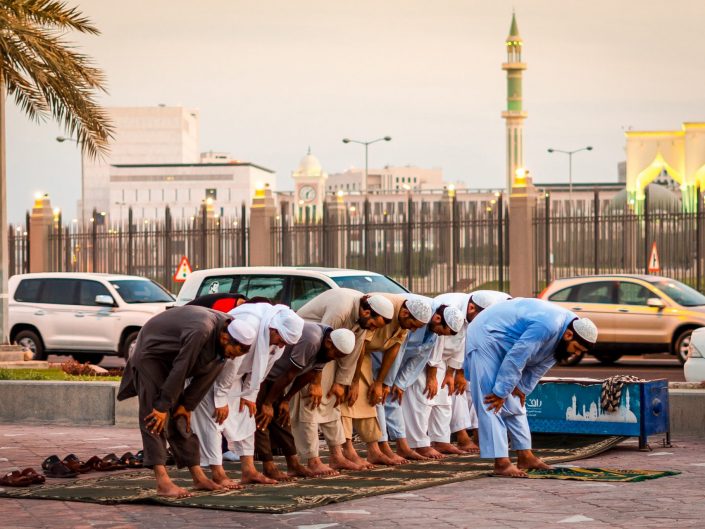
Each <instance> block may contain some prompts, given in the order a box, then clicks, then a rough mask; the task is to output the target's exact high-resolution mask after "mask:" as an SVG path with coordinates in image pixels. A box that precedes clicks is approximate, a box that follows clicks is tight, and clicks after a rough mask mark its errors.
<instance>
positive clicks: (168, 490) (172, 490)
mask: <svg viewBox="0 0 705 529" xmlns="http://www.w3.org/2000/svg"><path fill="white" fill-rule="evenodd" d="M157 496H162V497H163V498H190V497H191V496H193V494H191V493H190V492H189V491H188V490H186V489H185V488H183V487H177V486H176V484H174V483H170V484H165V485H159V486H157Z"/></svg>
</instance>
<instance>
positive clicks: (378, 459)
mask: <svg viewBox="0 0 705 529" xmlns="http://www.w3.org/2000/svg"><path fill="white" fill-rule="evenodd" d="M367 461H369V462H370V463H371V464H372V465H387V466H390V467H391V466H394V465H398V464H399V463H395V462H394V460H393V459H391V458H389V457H387V456H385V455H384V454H383V453H382V452H377V453H374V454H373V453H368V454H367Z"/></svg>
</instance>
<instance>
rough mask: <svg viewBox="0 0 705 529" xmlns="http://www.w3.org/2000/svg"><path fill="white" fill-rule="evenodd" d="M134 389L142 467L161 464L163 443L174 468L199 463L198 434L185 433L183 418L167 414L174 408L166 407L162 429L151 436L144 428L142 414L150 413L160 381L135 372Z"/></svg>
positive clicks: (164, 460)
mask: <svg viewBox="0 0 705 529" xmlns="http://www.w3.org/2000/svg"><path fill="white" fill-rule="evenodd" d="M134 383H135V389H136V390H137V398H138V399H139V423H140V433H141V434H142V449H143V450H144V466H146V467H153V466H154V465H164V464H165V463H166V459H167V450H166V443H167V441H169V446H170V447H171V451H172V453H173V454H174V460H175V461H176V466H177V467H178V468H184V467H193V466H196V465H198V464H199V462H200V456H199V452H198V437H196V435H195V434H194V433H193V432H191V433H188V432H186V420H185V419H184V418H183V417H179V418H178V419H177V420H175V419H173V418H172V417H171V414H172V412H173V411H174V410H167V413H168V418H167V425H166V428H165V429H164V431H163V432H162V433H161V434H159V435H155V434H153V433H151V432H150V431H149V430H148V429H147V424H146V423H145V420H144V419H145V417H147V415H149V414H150V413H152V409H153V407H154V401H155V398H156V396H157V395H158V394H159V389H160V388H161V386H162V383H163V381H155V380H152V379H151V378H150V377H149V375H147V374H145V373H141V372H139V370H136V372H135V380H134Z"/></svg>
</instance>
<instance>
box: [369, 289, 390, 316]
mask: <svg viewBox="0 0 705 529" xmlns="http://www.w3.org/2000/svg"><path fill="white" fill-rule="evenodd" d="M367 303H368V304H369V306H370V308H371V309H372V310H373V311H375V312H376V313H377V314H379V315H380V316H382V317H383V318H386V319H388V320H391V319H392V318H393V317H394V305H393V304H392V302H391V301H389V300H388V299H387V298H385V297H384V296H380V295H379V294H373V295H371V296H370V297H369V298H367Z"/></svg>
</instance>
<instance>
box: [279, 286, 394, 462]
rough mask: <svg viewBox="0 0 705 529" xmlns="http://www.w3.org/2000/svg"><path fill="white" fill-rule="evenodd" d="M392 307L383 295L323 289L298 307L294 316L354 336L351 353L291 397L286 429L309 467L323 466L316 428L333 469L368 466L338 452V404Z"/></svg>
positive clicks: (341, 437)
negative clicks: (369, 343)
mask: <svg viewBox="0 0 705 529" xmlns="http://www.w3.org/2000/svg"><path fill="white" fill-rule="evenodd" d="M373 306H374V307H375V308H374V309H373ZM378 311H379V312H378ZM392 311H393V307H392V305H391V303H390V302H389V300H387V299H386V298H383V297H382V296H370V295H365V294H363V293H362V292H359V291H357V290H352V289H349V288H336V289H333V290H329V291H326V292H324V293H322V294H320V295H318V296H317V297H315V298H314V299H312V300H311V301H309V302H308V303H307V304H306V305H304V306H303V307H301V308H300V309H299V310H298V315H299V316H301V317H302V318H304V320H307V321H310V322H314V323H322V324H324V325H328V326H329V327H332V328H333V329H350V330H351V331H352V332H353V333H354V334H355V348H354V349H353V352H352V353H351V354H349V355H347V356H345V357H344V358H339V359H336V360H335V361H334V362H329V363H328V364H326V367H325V368H323V371H322V372H321V378H320V380H319V381H315V382H312V383H311V384H309V385H308V386H306V387H305V388H303V389H302V390H301V391H300V392H299V393H298V394H297V395H295V396H294V398H293V399H292V401H291V404H290V413H291V431H292V434H293V435H294V441H295V443H296V448H297V451H298V453H299V456H300V457H301V459H302V460H308V464H309V467H320V466H321V464H322V463H321V461H320V458H319V451H318V428H319V427H320V429H321V431H322V432H323V436H324V437H325V440H326V443H327V444H328V447H329V449H330V461H329V463H330V466H331V467H332V468H334V469H336V470H341V469H344V470H361V469H363V468H369V466H370V465H369V463H366V462H365V461H364V460H363V459H362V458H360V457H359V456H358V455H357V454H355V456H354V457H353V459H350V458H348V457H346V456H345V455H343V451H342V446H343V445H344V444H345V433H344V431H343V425H342V423H341V421H340V410H339V409H338V406H339V405H340V404H341V403H342V402H343V400H344V397H345V393H346V388H347V387H348V386H350V384H351V383H352V380H353V376H354V375H355V370H356V366H357V361H358V358H359V357H360V353H361V352H362V350H363V346H364V344H365V342H366V341H369V340H371V339H372V338H373V337H374V334H375V332H376V331H377V329H379V328H381V327H384V326H385V325H386V324H387V321H389V319H385V317H384V315H383V314H388V315H391V313H392ZM380 312H381V313H382V314H380ZM319 399H320V404H318V405H317V406H310V402H309V401H313V402H319Z"/></svg>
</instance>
